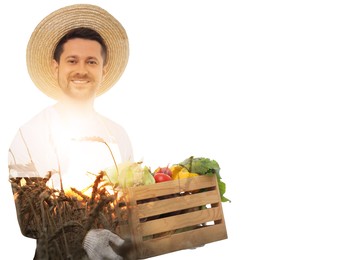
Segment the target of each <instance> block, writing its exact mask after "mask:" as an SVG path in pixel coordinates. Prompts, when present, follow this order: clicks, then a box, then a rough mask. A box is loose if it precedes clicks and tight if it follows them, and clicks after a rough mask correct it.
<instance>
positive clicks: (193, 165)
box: [179, 156, 230, 202]
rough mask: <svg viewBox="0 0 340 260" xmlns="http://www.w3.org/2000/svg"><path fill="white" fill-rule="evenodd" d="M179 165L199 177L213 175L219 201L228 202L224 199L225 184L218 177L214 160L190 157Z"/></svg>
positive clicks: (218, 173) (217, 166) (218, 172)
mask: <svg viewBox="0 0 340 260" xmlns="http://www.w3.org/2000/svg"><path fill="white" fill-rule="evenodd" d="M179 165H181V166H183V167H185V168H187V169H188V171H189V172H194V173H197V174H200V175H213V174H215V175H216V177H217V183H218V188H219V190H220V195H221V201H222V202H230V200H229V199H227V198H226V197H224V194H225V192H226V184H225V183H224V182H223V181H222V177H221V175H220V166H219V164H218V163H217V162H216V161H215V160H211V159H209V158H204V157H194V156H190V157H189V158H187V159H185V160H184V161H183V162H180V163H179Z"/></svg>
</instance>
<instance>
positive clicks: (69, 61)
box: [67, 60, 76, 64]
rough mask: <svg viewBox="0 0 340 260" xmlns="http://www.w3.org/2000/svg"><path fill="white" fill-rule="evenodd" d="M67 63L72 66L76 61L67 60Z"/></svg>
mask: <svg viewBox="0 0 340 260" xmlns="http://www.w3.org/2000/svg"><path fill="white" fill-rule="evenodd" d="M67 63H70V64H74V63H76V60H68V61H67Z"/></svg>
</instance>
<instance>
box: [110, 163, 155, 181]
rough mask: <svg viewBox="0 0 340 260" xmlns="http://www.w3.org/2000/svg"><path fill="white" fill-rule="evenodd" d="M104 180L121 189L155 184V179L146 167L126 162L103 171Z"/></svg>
mask: <svg viewBox="0 0 340 260" xmlns="http://www.w3.org/2000/svg"><path fill="white" fill-rule="evenodd" d="M104 171H105V172H106V176H105V178H106V180H107V181H108V182H109V183H111V184H113V185H118V186H119V187H121V188H127V187H135V186H141V185H148V184H153V183H155V179H154V177H153V176H152V174H151V171H150V169H149V168H148V167H147V166H144V167H143V166H142V163H141V162H131V161H126V162H123V163H121V164H118V165H117V167H116V166H112V167H109V168H107V169H105V170H104Z"/></svg>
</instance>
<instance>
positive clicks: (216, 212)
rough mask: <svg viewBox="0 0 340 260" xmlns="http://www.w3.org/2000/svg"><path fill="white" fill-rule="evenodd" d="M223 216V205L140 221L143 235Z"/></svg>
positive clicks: (192, 224) (213, 219) (189, 225)
mask: <svg viewBox="0 0 340 260" xmlns="http://www.w3.org/2000/svg"><path fill="white" fill-rule="evenodd" d="M222 218H223V212H222V209H221V207H215V208H208V209H202V210H198V211H194V212H189V213H185V214H180V215H175V216H171V217H166V218H161V219H156V220H151V221H147V222H144V223H140V231H141V235H142V236H149V235H153V234H157V233H161V232H167V231H172V230H176V229H180V228H185V227H191V226H195V225H199V224H203V223H207V222H209V221H215V220H221V219H222Z"/></svg>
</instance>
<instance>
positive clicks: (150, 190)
mask: <svg viewBox="0 0 340 260" xmlns="http://www.w3.org/2000/svg"><path fill="white" fill-rule="evenodd" d="M215 180H216V177H215V176H206V175H202V176H196V177H192V178H185V179H178V180H172V181H166V182H161V183H156V184H150V185H146V186H137V187H132V188H128V189H129V190H133V192H134V194H135V196H136V199H137V200H143V199H149V198H156V197H159V196H164V195H169V194H175V193H181V192H185V191H193V190H198V189H203V188H209V187H214V186H216V181H215Z"/></svg>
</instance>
